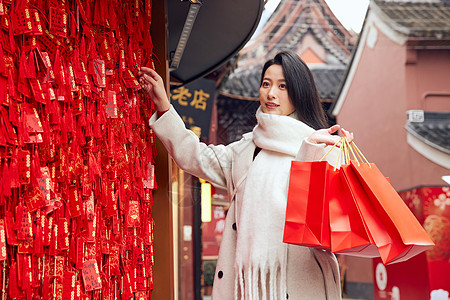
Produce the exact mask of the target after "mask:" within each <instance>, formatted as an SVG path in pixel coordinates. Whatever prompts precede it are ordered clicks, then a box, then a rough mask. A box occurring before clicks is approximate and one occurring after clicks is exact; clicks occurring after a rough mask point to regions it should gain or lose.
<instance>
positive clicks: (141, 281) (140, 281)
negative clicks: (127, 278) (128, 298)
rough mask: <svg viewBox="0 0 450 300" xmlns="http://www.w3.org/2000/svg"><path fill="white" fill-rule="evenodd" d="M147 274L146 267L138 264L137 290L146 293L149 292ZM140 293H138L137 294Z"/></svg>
mask: <svg viewBox="0 0 450 300" xmlns="http://www.w3.org/2000/svg"><path fill="white" fill-rule="evenodd" d="M146 277H147V276H146V274H145V266H144V265H141V264H138V265H136V290H137V291H145V290H147V278H146ZM136 293H138V292H136Z"/></svg>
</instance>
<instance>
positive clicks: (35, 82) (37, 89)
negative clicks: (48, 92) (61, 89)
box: [28, 78, 47, 104]
mask: <svg viewBox="0 0 450 300" xmlns="http://www.w3.org/2000/svg"><path fill="white" fill-rule="evenodd" d="M28 82H29V83H30V86H31V91H32V92H33V95H34V100H36V101H37V102H39V103H42V104H47V99H46V97H45V92H44V89H43V87H42V84H41V82H40V80H39V79H34V78H31V79H29V81H28Z"/></svg>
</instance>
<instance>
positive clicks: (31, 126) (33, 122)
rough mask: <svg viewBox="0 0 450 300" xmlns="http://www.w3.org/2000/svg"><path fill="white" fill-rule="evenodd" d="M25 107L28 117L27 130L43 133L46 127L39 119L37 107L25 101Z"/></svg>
mask: <svg viewBox="0 0 450 300" xmlns="http://www.w3.org/2000/svg"><path fill="white" fill-rule="evenodd" d="M23 108H24V110H25V114H26V118H27V130H28V133H34V134H36V133H43V132H44V128H43V127H42V123H41V120H40V119H39V114H38V112H37V110H36V108H35V107H33V106H31V104H29V103H24V105H23Z"/></svg>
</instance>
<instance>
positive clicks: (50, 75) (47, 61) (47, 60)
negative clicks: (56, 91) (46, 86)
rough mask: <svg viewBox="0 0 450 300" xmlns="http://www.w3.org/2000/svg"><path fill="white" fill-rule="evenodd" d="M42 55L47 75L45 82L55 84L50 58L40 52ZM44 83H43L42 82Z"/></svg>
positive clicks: (45, 53)
mask: <svg viewBox="0 0 450 300" xmlns="http://www.w3.org/2000/svg"><path fill="white" fill-rule="evenodd" d="M41 54H42V60H43V62H44V64H45V67H46V68H47V73H46V74H47V75H46V77H45V78H46V81H47V82H55V73H54V72H53V68H52V63H51V61H50V56H49V55H48V53H47V52H41ZM44 82H45V81H44Z"/></svg>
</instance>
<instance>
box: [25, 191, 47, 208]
mask: <svg viewBox="0 0 450 300" xmlns="http://www.w3.org/2000/svg"><path fill="white" fill-rule="evenodd" d="M25 203H26V204H27V208H28V210H29V211H30V212H31V213H32V212H35V211H36V210H38V209H40V208H42V207H44V206H45V200H44V197H43V196H42V192H41V190H40V188H39V187H37V186H35V187H29V189H28V193H27V194H26V196H25Z"/></svg>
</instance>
